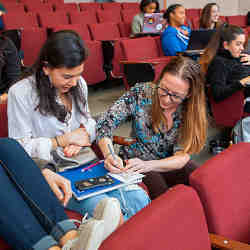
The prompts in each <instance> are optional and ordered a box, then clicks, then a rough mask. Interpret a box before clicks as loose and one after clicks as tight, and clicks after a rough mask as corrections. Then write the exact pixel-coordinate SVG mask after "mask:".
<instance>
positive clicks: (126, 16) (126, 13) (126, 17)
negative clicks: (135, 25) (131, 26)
mask: <svg viewBox="0 0 250 250" xmlns="http://www.w3.org/2000/svg"><path fill="white" fill-rule="evenodd" d="M138 13H139V11H137V10H132V9H126V10H122V11H121V17H122V20H123V22H126V23H131V22H132V21H133V18H134V16H135V15H137V14H138Z"/></svg>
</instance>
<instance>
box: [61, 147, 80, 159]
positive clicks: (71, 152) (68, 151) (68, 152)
mask: <svg viewBox="0 0 250 250" xmlns="http://www.w3.org/2000/svg"><path fill="white" fill-rule="evenodd" d="M81 148H82V147H81V146H77V145H69V146H66V147H65V148H64V149H63V152H64V155H65V156H66V157H72V156H75V155H77V154H78V153H79V152H80V150H81Z"/></svg>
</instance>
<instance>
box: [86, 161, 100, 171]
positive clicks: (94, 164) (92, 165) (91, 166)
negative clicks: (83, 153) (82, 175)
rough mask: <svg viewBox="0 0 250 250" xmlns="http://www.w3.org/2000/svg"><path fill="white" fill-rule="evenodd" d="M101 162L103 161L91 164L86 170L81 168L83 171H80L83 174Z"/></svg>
mask: <svg viewBox="0 0 250 250" xmlns="http://www.w3.org/2000/svg"><path fill="white" fill-rule="evenodd" d="M101 162H103V160H101V161H98V162H96V163H93V164H91V165H89V166H87V167H86V168H83V169H82V170H81V172H85V171H87V170H88V169H90V168H93V167H95V166H96V165H98V164H99V163H101Z"/></svg>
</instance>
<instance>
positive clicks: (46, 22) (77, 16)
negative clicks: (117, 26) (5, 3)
mask: <svg viewBox="0 0 250 250" xmlns="http://www.w3.org/2000/svg"><path fill="white" fill-rule="evenodd" d="M135 15H136V13H135V12H134V11H124V12H121V13H120V12H113V11H97V12H88V11H81V12H78V11H72V12H67V11H64V10H62V11H58V12H47V11H46V12H43V11H39V12H38V13H33V12H32V13H20V12H10V13H8V14H6V15H3V22H4V25H5V29H16V28H30V27H48V26H51V25H55V24H58V25H59V24H92V23H104V22H115V23H120V22H127V23H128V22H129V23H131V21H132V19H133V17H134V16H135Z"/></svg>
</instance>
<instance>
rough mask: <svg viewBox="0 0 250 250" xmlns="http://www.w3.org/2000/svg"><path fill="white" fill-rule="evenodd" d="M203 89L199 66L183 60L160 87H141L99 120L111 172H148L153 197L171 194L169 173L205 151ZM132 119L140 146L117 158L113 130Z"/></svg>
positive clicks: (123, 149) (163, 78) (176, 60)
mask: <svg viewBox="0 0 250 250" xmlns="http://www.w3.org/2000/svg"><path fill="white" fill-rule="evenodd" d="M203 86H204V83H203V77H202V75H201V72H200V68H199V65H198V64H197V63H196V62H194V61H193V60H191V59H189V58H184V57H177V58H174V59H172V60H171V62H170V63H169V64H168V65H167V66H166V67H165V69H164V70H163V71H162V73H161V76H160V78H159V80H158V82H157V83H156V84H154V83H144V84H137V85H135V86H134V87H133V88H131V90H130V91H128V92H127V93H125V94H124V95H123V96H122V97H121V98H120V99H119V100H117V101H116V102H115V103H114V105H113V106H112V107H110V108H109V110H108V111H107V112H106V113H104V114H103V115H102V117H101V118H100V119H99V121H98V122H97V141H98V144H99V146H100V148H101V150H102V152H103V154H104V156H105V166H106V168H107V169H108V170H109V171H111V172H114V173H120V172H123V171H132V172H137V173H145V174H146V177H145V178H144V182H145V183H146V185H147V186H148V187H149V191H150V194H151V197H152V198H155V197H156V196H158V195H159V194H160V193H162V192H165V191H166V189H167V188H168V186H167V184H168V183H167V182H166V178H165V177H166V175H167V174H166V172H169V171H172V170H178V169H181V168H183V167H184V166H185V165H186V164H187V163H188V161H189V160H190V154H193V153H198V152H200V150H201V149H202V147H203V145H204V143H205V140H206V131H207V118H206V108H205V95H204V89H203ZM128 119H129V120H131V121H132V134H131V136H132V137H133V138H135V139H136V142H135V143H134V144H132V145H130V146H124V147H121V148H120V152H119V155H115V157H113V156H112V154H110V150H109V148H110V146H109V145H111V146H112V140H111V138H112V133H113V130H114V129H116V128H117V127H118V126H119V125H120V124H121V123H122V122H124V121H126V120H128ZM122 159H124V160H125V162H126V166H123V161H122ZM156 182H157V187H156V186H154V185H153V183H156ZM156 189H157V190H156Z"/></svg>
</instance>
